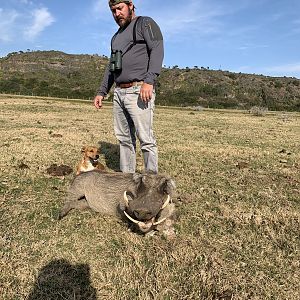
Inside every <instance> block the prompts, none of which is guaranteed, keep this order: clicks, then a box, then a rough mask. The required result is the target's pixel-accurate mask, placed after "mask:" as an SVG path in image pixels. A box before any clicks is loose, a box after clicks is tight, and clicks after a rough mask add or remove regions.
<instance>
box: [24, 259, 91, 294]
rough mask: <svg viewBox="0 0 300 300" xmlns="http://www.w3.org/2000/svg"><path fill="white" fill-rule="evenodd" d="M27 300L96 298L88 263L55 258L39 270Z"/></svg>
mask: <svg viewBox="0 0 300 300" xmlns="http://www.w3.org/2000/svg"><path fill="white" fill-rule="evenodd" d="M26 299H27V300H59V299H65V300H71V299H82V300H84V299H86V300H96V299H97V297H96V289H95V288H93V287H92V285H91V281H90V268H89V266H88V265H86V264H76V265H71V264H70V263H69V262H68V261H67V260H65V259H58V260H53V261H51V262H50V263H49V264H47V265H46V266H45V267H43V268H42V269H41V271H40V272H39V275H38V278H37V279H36V282H35V284H34V287H33V288H32V291H31V292H30V294H29V295H28V297H27V298H26Z"/></svg>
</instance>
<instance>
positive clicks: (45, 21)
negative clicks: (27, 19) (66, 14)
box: [24, 7, 55, 40]
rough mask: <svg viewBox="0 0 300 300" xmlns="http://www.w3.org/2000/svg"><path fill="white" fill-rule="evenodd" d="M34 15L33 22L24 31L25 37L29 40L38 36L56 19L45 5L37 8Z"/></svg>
mask: <svg viewBox="0 0 300 300" xmlns="http://www.w3.org/2000/svg"><path fill="white" fill-rule="evenodd" d="M32 17H33V22H32V24H31V25H30V26H28V27H27V29H26V30H25V31H24V37H25V38H26V39H28V40H33V39H34V38H36V37H37V36H38V35H39V34H40V33H41V32H42V31H43V30H44V29H45V28H46V27H48V26H50V25H51V24H52V23H53V22H54V21H55V19H54V17H53V16H52V15H51V13H50V12H49V11H48V9H47V8H45V7H43V8H39V9H35V10H34V11H33V13H32Z"/></svg>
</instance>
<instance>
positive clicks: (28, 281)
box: [0, 96, 300, 300]
mask: <svg viewBox="0 0 300 300" xmlns="http://www.w3.org/2000/svg"><path fill="white" fill-rule="evenodd" d="M0 110H1V118H0V129H1V136H0V147H1V157H0V168H1V175H0V176H1V178H0V193H1V198H0V270H1V271H0V272H1V273H0V298H1V299H3V300H8V299H9V300H13V299H29V300H33V299H51V300H52V299H64V300H69V299H70V300H71V299H92V300H94V299H108V300H110V299H128V300H129V299H130V300H132V299H142V300H146V299H161V300H167V299H180V300H182V299H191V300H195V299H212V300H230V299H289V300H293V299H295V300H296V299H297V300H298V299H300V287H299V282H300V238H299V235H300V196H299V188H300V163H299V161H300V153H299V149H300V114H299V113H298V114H297V113H283V112H269V113H268V114H267V115H266V116H263V117H257V116H253V115H251V114H249V113H246V112H242V111H218V110H204V111H193V110H188V109H178V108H177V109H175V108H160V107H157V108H156V113H155V131H156V137H157V140H158V145H159V159H160V160H159V167H160V172H162V173H166V174H170V175H171V176H173V178H174V179H175V180H176V183H177V187H178V189H177V192H178V197H177V199H174V200H175V201H176V202H177V209H178V213H179V216H180V217H179V220H178V222H177V224H176V231H177V235H176V237H175V238H173V239H166V238H165V237H163V236H159V235H157V236H154V237H151V238H145V237H143V236H141V235H137V234H134V233H131V232H130V231H128V230H127V226H126V224H124V223H122V222H121V221H120V220H117V219H114V218H111V217H107V216H102V215H101V214H99V213H95V212H92V211H89V210H87V211H84V212H80V211H72V212H71V213H70V214H69V215H68V216H67V217H66V218H64V219H63V220H61V221H57V219H56V218H57V214H58V211H59V209H60V207H61V206H62V204H63V202H64V197H65V194H66V189H67V187H68V185H69V183H70V181H71V180H72V178H73V176H74V172H73V174H70V175H66V176H64V177H62V176H61V177H57V176H51V175H48V174H47V172H46V169H47V168H48V167H49V166H51V165H52V164H57V165H61V164H64V165H68V166H71V167H72V168H73V170H74V171H75V165H76V164H77V162H78V161H79V159H80V149H81V147H82V146H84V145H96V146H99V147H101V162H102V163H103V164H104V165H106V166H107V168H108V169H109V170H112V171H113V170H117V169H118V145H117V141H116V139H115V137H114V134H113V127H112V107H111V105H109V104H106V105H105V107H104V108H103V109H102V110H101V111H96V110H95V109H94V108H93V106H92V105H91V104H90V103H89V104H87V103H81V102H75V101H73V102H72V101H54V100H53V99H35V98H31V99H30V98H27V99H25V98H13V97H10V98H9V97H5V96H2V97H0ZM138 169H139V170H142V159H141V155H140V153H139V158H138Z"/></svg>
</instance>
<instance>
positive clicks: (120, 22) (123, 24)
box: [116, 7, 132, 28]
mask: <svg viewBox="0 0 300 300" xmlns="http://www.w3.org/2000/svg"><path fill="white" fill-rule="evenodd" d="M131 19H132V9H130V8H129V7H128V17H127V18H126V19H116V22H117V24H118V25H119V26H120V27H121V28H125V27H127V26H128V24H129V23H130V22H131Z"/></svg>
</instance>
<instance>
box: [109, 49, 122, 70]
mask: <svg viewBox="0 0 300 300" xmlns="http://www.w3.org/2000/svg"><path fill="white" fill-rule="evenodd" d="M109 70H110V71H111V72H115V71H121V70H122V51H121V50H115V51H112V52H111V55H110V60H109Z"/></svg>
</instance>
